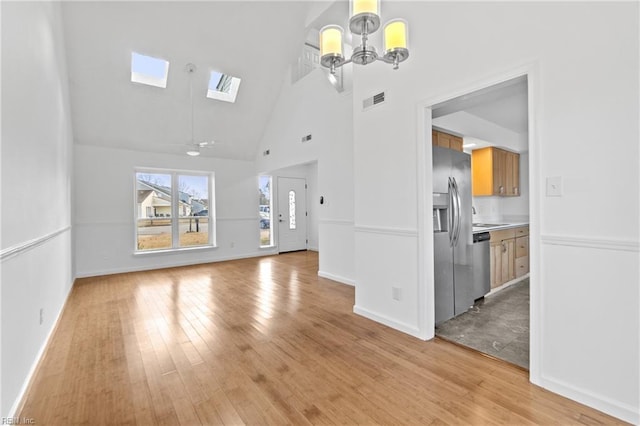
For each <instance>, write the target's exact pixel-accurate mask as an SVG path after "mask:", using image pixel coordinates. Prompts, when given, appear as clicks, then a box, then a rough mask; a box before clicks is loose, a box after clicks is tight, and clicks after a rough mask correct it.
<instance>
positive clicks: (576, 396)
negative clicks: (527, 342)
mask: <svg viewBox="0 0 640 426" xmlns="http://www.w3.org/2000/svg"><path fill="white" fill-rule="evenodd" d="M535 384H536V385H538V386H541V387H543V388H545V389H547V390H549V391H551V392H553V393H557V394H558V395H562V396H564V397H566V398H569V399H572V400H574V401H577V402H579V403H581V404H584V405H587V406H589V407H591V408H594V409H596V410H599V411H602V412H603V413H606V414H609V415H610V416H614V417H617V418H619V419H621V420H624V421H625V422H629V423H631V424H634V425H637V424H640V413H639V407H632V406H629V405H627V404H622V403H620V402H619V401H614V400H611V399H609V398H606V397H604V396H602V395H597V394H595V393H593V392H590V391H588V390H585V389H580V388H577V387H575V386H573V385H571V384H568V383H565V382H563V381H561V380H556V379H553V378H549V377H542V378H541V380H540V383H535Z"/></svg>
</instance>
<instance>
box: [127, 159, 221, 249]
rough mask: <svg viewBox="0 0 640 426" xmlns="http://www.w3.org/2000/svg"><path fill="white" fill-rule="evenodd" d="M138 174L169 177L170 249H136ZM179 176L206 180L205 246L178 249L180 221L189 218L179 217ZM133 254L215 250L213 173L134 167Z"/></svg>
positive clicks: (215, 228) (215, 227)
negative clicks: (206, 223) (207, 222)
mask: <svg viewBox="0 0 640 426" xmlns="http://www.w3.org/2000/svg"><path fill="white" fill-rule="evenodd" d="M138 173H149V174H164V175H170V176H171V247H166V248H159V249H150V250H140V249H138V220H139V219H140V218H139V217H138V176H137V175H138ZM179 176H205V177H207V180H208V194H207V197H208V200H209V206H208V210H209V214H208V216H207V217H208V219H209V224H208V227H209V231H208V236H207V237H208V241H207V244H202V245H197V246H186V247H180V219H184V218H188V217H189V216H180V191H179ZM132 193H133V254H134V255H145V254H150V253H174V252H183V251H191V250H203V249H211V248H217V242H216V239H217V234H218V233H217V226H216V224H217V222H216V214H215V211H216V207H215V206H216V202H215V173H214V172H210V171H201V170H183V169H164V168H151V167H134V169H133V191H132Z"/></svg>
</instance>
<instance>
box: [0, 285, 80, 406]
mask: <svg viewBox="0 0 640 426" xmlns="http://www.w3.org/2000/svg"><path fill="white" fill-rule="evenodd" d="M73 285H74V284H73V283H72V284H71V287H70V288H69V292H68V293H67V296H66V297H65V299H64V303H63V304H62V308H60V311H59V312H58V315H57V316H56V320H55V321H54V322H53V325H52V326H51V329H49V332H48V333H47V337H46V338H45V339H44V342H43V343H42V346H40V350H38V354H37V355H36V357H35V359H34V360H33V364H32V365H31V368H30V369H29V373H27V376H26V377H25V379H24V382H23V383H22V388H21V389H20V392H18V395H17V396H16V400H15V401H14V402H13V405H12V406H11V409H10V410H9V413H8V414H7V418H13V417H17V414H18V411H20V410H22V405H23V404H24V397H25V396H26V394H27V392H28V391H29V388H30V387H31V382H32V380H33V378H34V376H35V374H36V372H37V371H38V367H39V366H40V361H42V357H43V356H44V354H45V352H46V351H47V347H48V346H49V341H50V340H51V336H53V333H54V332H55V331H56V330H57V329H58V323H59V322H60V318H61V317H62V313H63V312H64V309H65V308H66V307H67V302H68V301H69V296H70V295H71V292H72V291H73Z"/></svg>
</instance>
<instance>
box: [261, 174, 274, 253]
mask: <svg viewBox="0 0 640 426" xmlns="http://www.w3.org/2000/svg"><path fill="white" fill-rule="evenodd" d="M261 178H269V243H268V244H265V245H263V244H262V239H261V238H260V232H261V231H262V228H260V225H258V236H259V237H258V246H259V248H260V249H270V248H273V247H275V245H276V243H275V241H276V237H275V234H274V224H273V194H274V190H273V176H272V175H258V192H259V191H260V179H261ZM258 219H259V220H258V224H259V223H260V219H261V216H260V203H258Z"/></svg>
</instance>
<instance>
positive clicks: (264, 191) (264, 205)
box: [258, 176, 273, 247]
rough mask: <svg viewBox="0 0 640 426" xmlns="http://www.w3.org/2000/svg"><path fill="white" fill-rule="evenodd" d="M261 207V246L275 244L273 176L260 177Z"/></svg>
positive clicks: (259, 209) (259, 208) (259, 212)
mask: <svg viewBox="0 0 640 426" xmlns="http://www.w3.org/2000/svg"><path fill="white" fill-rule="evenodd" d="M258 193H259V197H260V200H259V207H258V214H259V215H260V247H269V246H272V245H273V233H272V232H271V217H272V216H271V176H260V177H259V178H258Z"/></svg>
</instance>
